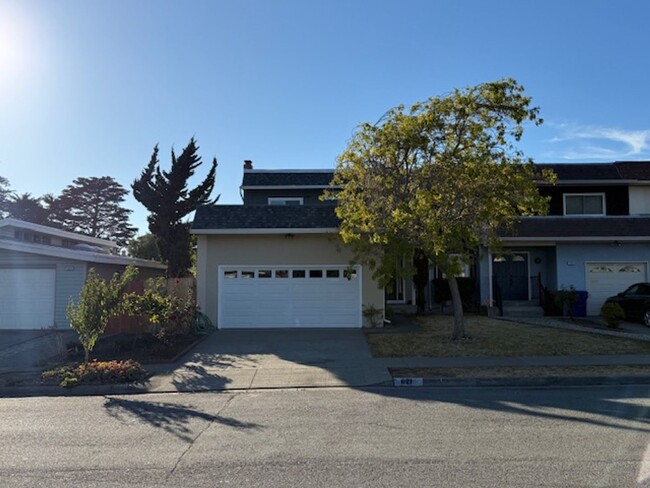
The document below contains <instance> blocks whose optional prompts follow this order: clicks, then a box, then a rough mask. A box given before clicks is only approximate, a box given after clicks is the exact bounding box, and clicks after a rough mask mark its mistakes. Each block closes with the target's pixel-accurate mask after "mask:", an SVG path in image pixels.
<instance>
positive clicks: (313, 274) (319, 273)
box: [309, 269, 323, 278]
mask: <svg viewBox="0 0 650 488" xmlns="http://www.w3.org/2000/svg"><path fill="white" fill-rule="evenodd" d="M309 277H310V278H322V277H323V270H322V269H310V270H309Z"/></svg>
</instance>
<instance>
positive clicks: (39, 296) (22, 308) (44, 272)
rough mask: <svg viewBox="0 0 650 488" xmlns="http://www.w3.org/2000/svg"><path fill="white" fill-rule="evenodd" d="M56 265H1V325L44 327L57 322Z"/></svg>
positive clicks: (9, 326)
mask: <svg viewBox="0 0 650 488" xmlns="http://www.w3.org/2000/svg"><path fill="white" fill-rule="evenodd" d="M54 278H55V270H54V269H34V268H1V269H0V329H41V328H44V327H49V326H51V325H52V324H53V323H54Z"/></svg>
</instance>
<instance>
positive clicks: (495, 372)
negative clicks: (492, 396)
mask: <svg viewBox="0 0 650 488" xmlns="http://www.w3.org/2000/svg"><path fill="white" fill-rule="evenodd" d="M390 372H391V375H392V376H393V377H394V378H429V379H436V378H541V377H548V376H553V377H582V378H584V377H595V376H650V366H647V365H639V366H566V367H565V366H563V367H559V366H535V367H533V366H526V367H518V366H517V367H507V368H506V367H499V368H396V369H391V370H390Z"/></svg>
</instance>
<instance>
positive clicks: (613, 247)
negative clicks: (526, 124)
mask: <svg viewBox="0 0 650 488" xmlns="http://www.w3.org/2000/svg"><path fill="white" fill-rule="evenodd" d="M539 167H540V168H550V169H552V170H553V171H554V172H555V173H556V174H557V177H558V179H557V183H556V184H555V185H553V186H551V185H540V186H539V191H540V193H541V194H542V195H544V196H549V197H550V204H549V215H546V216H540V217H524V218H522V219H521V222H520V223H519V225H518V226H517V228H516V231H515V232H514V233H512V235H509V236H505V237H504V239H503V243H504V250H505V251H507V253H504V254H501V255H497V254H493V253H491V252H490V250H484V252H483V253H482V257H481V261H480V266H479V275H480V279H479V283H480V290H481V299H482V301H483V303H487V302H492V303H493V301H494V297H495V294H497V293H500V295H501V297H502V299H503V300H506V301H507V300H511V301H519V302H526V301H529V302H531V303H536V302H537V301H538V299H539V293H540V285H541V286H544V287H546V288H548V289H550V290H559V289H562V288H565V289H568V288H570V287H574V288H575V289H576V290H584V291H587V292H588V293H589V295H588V300H587V314H588V315H598V313H599V312H600V307H601V306H602V305H603V303H604V301H605V299H606V298H607V297H608V296H611V295H615V294H616V293H618V292H620V291H623V290H624V289H625V288H626V287H627V286H629V285H631V284H633V283H637V282H642V281H648V262H649V261H650V162H643V161H638V162H615V163H596V164H591V163H590V164H580V163H575V164H540V165H539Z"/></svg>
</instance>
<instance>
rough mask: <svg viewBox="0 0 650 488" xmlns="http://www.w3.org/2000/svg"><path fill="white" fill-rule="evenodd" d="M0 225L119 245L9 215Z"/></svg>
mask: <svg viewBox="0 0 650 488" xmlns="http://www.w3.org/2000/svg"><path fill="white" fill-rule="evenodd" d="M0 227H16V228H18V229H26V230H31V231H33V232H40V233H42V234H46V235H49V236H56V237H61V238H64V239H70V240H74V241H79V242H83V243H87V244H95V245H99V246H104V247H112V248H117V247H119V246H118V245H117V244H116V243H115V242H113V241H109V240H106V239H99V238H97V237H90V236H84V235H82V234H77V233H75V232H69V231H67V230H61V229H56V228H54V227H48V226H47V225H40V224H34V223H32V222H25V221H24V220H18V219H14V218H11V217H7V218H5V219H2V220H0Z"/></svg>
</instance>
